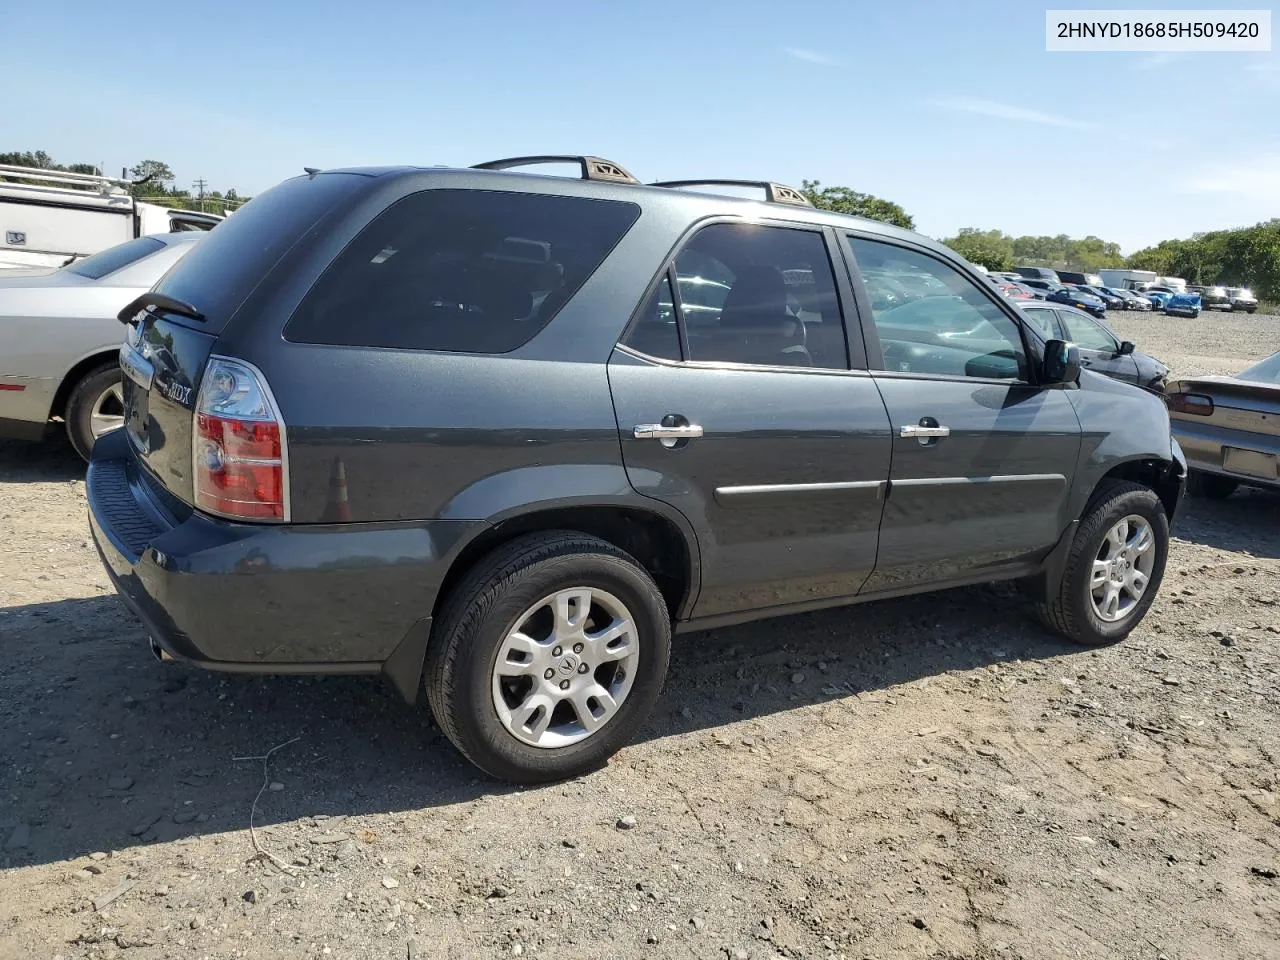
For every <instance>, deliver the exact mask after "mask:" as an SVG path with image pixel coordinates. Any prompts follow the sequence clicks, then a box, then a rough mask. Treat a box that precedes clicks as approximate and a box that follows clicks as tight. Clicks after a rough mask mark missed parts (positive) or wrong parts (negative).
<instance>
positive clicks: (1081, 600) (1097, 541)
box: [1063, 490, 1169, 645]
mask: <svg viewBox="0 0 1280 960" xmlns="http://www.w3.org/2000/svg"><path fill="white" fill-rule="evenodd" d="M1130 515H1137V516H1140V517H1142V518H1143V519H1145V520H1146V521H1147V522H1148V523H1149V524H1151V530H1152V533H1153V535H1154V537H1155V541H1156V542H1155V547H1154V549H1155V550H1156V560H1155V564H1154V566H1152V568H1151V577H1150V581H1149V583H1148V584H1147V589H1146V590H1145V591H1144V592H1143V594H1142V598H1141V599H1140V600H1139V601H1138V605H1137V608H1136V610H1135V611H1134V612H1133V613H1131V614H1130V615H1129V616H1127V617H1125V618H1124V619H1123V620H1120V621H1117V622H1115V623H1109V622H1107V621H1105V620H1102V619H1101V618H1100V617H1099V616H1098V615H1097V613H1095V612H1094V609H1093V603H1092V602H1090V600H1089V591H1088V589H1087V587H1088V584H1089V581H1090V579H1091V576H1092V572H1093V561H1094V558H1096V557H1097V555H1098V551H1099V549H1101V547H1102V541H1103V539H1104V538H1105V537H1106V535H1107V532H1108V531H1109V530H1110V529H1111V528H1112V527H1113V526H1114V525H1115V524H1116V523H1117V522H1118V521H1120V520H1121V519H1122V518H1124V517H1126V516H1130ZM1079 536H1081V537H1082V539H1081V540H1080V541H1078V543H1079V549H1078V550H1073V551H1072V557H1071V561H1070V565H1069V567H1068V569H1067V575H1066V577H1065V578H1064V582H1063V589H1064V590H1065V591H1067V593H1066V596H1065V597H1064V599H1065V601H1066V602H1067V604H1068V605H1069V606H1070V607H1071V608H1072V610H1071V613H1072V619H1073V620H1074V621H1075V623H1076V625H1077V630H1078V631H1079V634H1080V635H1079V636H1077V637H1075V639H1077V640H1078V641H1080V642H1082V643H1088V644H1097V645H1102V644H1108V643H1114V642H1116V641H1118V640H1123V639H1124V638H1125V637H1127V636H1128V635H1129V634H1130V633H1131V632H1132V631H1133V630H1134V628H1136V627H1137V625H1138V624H1139V623H1141V622H1142V618H1143V617H1145V616H1146V615H1147V611H1148V610H1149V609H1151V604H1152V603H1154V602H1155V598H1156V594H1157V593H1159V591H1160V585H1161V583H1162V582H1163V580H1164V571H1165V566H1166V564H1167V563H1168V560H1169V518H1168V516H1166V514H1165V512H1164V506H1163V505H1162V504H1161V503H1160V499H1159V498H1158V497H1157V496H1156V495H1155V494H1154V493H1153V492H1152V491H1150V490H1129V491H1126V492H1124V493H1121V494H1119V495H1117V496H1115V497H1109V498H1107V499H1105V500H1102V501H1099V502H1098V503H1096V504H1095V505H1094V507H1093V509H1092V510H1091V511H1090V512H1089V514H1088V516H1087V517H1086V518H1085V521H1084V523H1083V524H1082V525H1081V530H1080V534H1079Z"/></svg>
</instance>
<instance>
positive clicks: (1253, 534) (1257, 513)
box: [1173, 487, 1280, 560]
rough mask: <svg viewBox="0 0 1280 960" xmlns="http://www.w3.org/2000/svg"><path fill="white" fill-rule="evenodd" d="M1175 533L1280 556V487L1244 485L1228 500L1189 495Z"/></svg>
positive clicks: (1201, 541) (1224, 547)
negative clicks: (1271, 488)
mask: <svg viewBox="0 0 1280 960" xmlns="http://www.w3.org/2000/svg"><path fill="white" fill-rule="evenodd" d="M1173 535H1174V536H1175V537H1178V538H1180V539H1182V540H1190V541H1191V542H1193V543H1199V544H1203V545H1204V546H1206V547H1216V548H1217V549H1219V550H1233V551H1242V552H1245V553H1249V554H1252V555H1253V556H1255V557H1261V558H1265V559H1269V560H1277V559H1280V491H1276V490H1260V489H1257V488H1252V487H1241V488H1240V489H1239V490H1237V491H1236V492H1235V493H1233V494H1232V495H1231V496H1229V497H1227V498H1226V499H1225V500H1209V499H1205V498H1201V497H1191V496H1188V497H1187V498H1186V500H1185V501H1184V503H1183V505H1182V510H1181V512H1180V513H1179V514H1178V520H1177V523H1176V524H1175V525H1174V528H1173Z"/></svg>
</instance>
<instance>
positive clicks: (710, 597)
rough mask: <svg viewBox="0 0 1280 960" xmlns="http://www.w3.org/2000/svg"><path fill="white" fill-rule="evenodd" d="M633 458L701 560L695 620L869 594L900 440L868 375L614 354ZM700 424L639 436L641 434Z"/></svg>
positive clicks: (621, 415)
mask: <svg viewBox="0 0 1280 960" xmlns="http://www.w3.org/2000/svg"><path fill="white" fill-rule="evenodd" d="M609 381H610V386H611V389H612V391H613V400H614V408H615V410H616V412H617V416H618V426H619V430H620V436H621V440H622V453H623V459H624V461H625V464H626V469H627V475H628V477H629V478H630V480H631V483H632V485H633V486H634V487H635V488H636V490H638V491H639V492H640V493H642V494H644V495H646V496H649V497H654V498H655V499H659V500H663V501H665V502H666V503H669V504H671V505H672V506H674V507H675V508H676V509H678V510H680V511H681V512H682V513H683V514H684V515H685V516H686V517H687V518H688V519H689V522H690V523H691V524H692V525H693V527H694V530H695V531H696V533H697V537H698V548H699V551H700V552H701V557H702V589H701V593H700V595H699V596H698V599H697V602H696V605H695V607H694V616H696V617H704V616H714V615H717V614H724V613H732V612H737V611H744V610H751V609H756V608H760V607H766V606H774V605H778V604H787V603H798V602H802V601H807V600H818V599H823V598H832V597H845V596H852V595H854V594H856V593H857V592H858V591H859V589H860V588H861V587H862V585H863V583H864V582H865V580H866V578H867V576H868V575H869V574H870V573H871V570H872V568H873V567H874V566H875V560H876V541H877V534H878V530H879V526H880V512H881V506H882V503H883V494H884V489H885V486H886V481H887V479H888V476H889V453H890V447H891V439H890V433H889V420H888V417H887V415H886V413H885V408H884V403H883V402H882V400H881V399H880V395H879V393H878V392H877V390H876V386H875V383H874V382H873V381H872V379H871V378H870V377H869V376H866V375H859V374H853V373H848V372H817V371H812V370H783V369H770V368H765V367H759V368H749V367H748V368H736V369H735V368H714V367H700V366H696V365H690V364H684V365H678V364H665V363H659V362H656V361H652V360H649V359H646V358H642V357H639V356H636V355H634V354H632V353H630V352H628V351H627V350H625V349H619V350H615V351H614V355H613V358H612V360H611V361H610V364H609ZM668 417H671V418H673V420H669V421H668V422H675V423H680V424H685V425H692V426H700V427H701V428H702V435H701V436H699V437H694V438H685V439H674V440H673V439H668V440H666V441H665V442H664V441H663V440H662V439H661V438H651V439H637V438H636V436H635V427H636V426H637V425H642V424H660V423H661V422H662V421H663V420H664V418H668Z"/></svg>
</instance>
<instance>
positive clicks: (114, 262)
mask: <svg viewBox="0 0 1280 960" xmlns="http://www.w3.org/2000/svg"><path fill="white" fill-rule="evenodd" d="M206 236H208V234H207V232H204V231H200V232H190V231H187V232H181V233H168V234H153V235H150V236H145V237H138V238H137V239H134V240H127V241H125V242H124V243H121V244H119V245H117V246H114V247H111V248H109V249H107V250H103V251H101V252H100V253H95V254H93V255H92V256H90V257H85V258H83V259H81V260H76V261H74V262H72V263H69V264H67V265H66V266H63V267H59V268H58V269H56V270H6V271H4V272H3V274H0V437H12V438H16V439H20V440H39V439H41V438H43V437H44V435H45V433H46V431H47V430H48V428H49V423H50V421H51V420H52V419H53V418H56V417H60V418H62V420H63V421H64V422H65V424H66V430H67V436H68V437H70V438H71V444H72V446H74V447H75V448H76V452H77V453H79V454H80V456H82V457H84V458H85V459H86V460H87V459H88V458H89V451H90V450H91V449H92V448H93V442H94V441H95V440H96V439H97V438H98V437H100V436H101V435H102V434H104V433H106V432H108V431H109V430H114V429H116V428H117V427H120V426H121V425H123V423H124V405H123V402H122V397H121V391H120V368H119V365H118V359H117V358H118V355H119V351H120V344H121V342H122V341H123V340H124V328H123V327H122V326H121V324H120V321H119V320H118V319H116V314H118V313H119V312H120V311H121V310H122V309H124V307H126V306H127V305H128V304H129V303H130V301H132V300H133V299H135V298H136V297H138V296H140V295H141V294H143V293H145V292H146V291H147V290H150V289H151V287H153V286H154V285H155V283H156V281H158V280H159V279H160V277H161V276H163V275H164V274H165V272H166V271H168V269H169V268H170V267H172V266H173V265H174V264H175V263H177V262H178V260H179V259H180V258H181V257H182V256H183V255H184V254H186V253H187V252H188V251H189V250H191V249H192V248H193V247H194V246H195V245H196V244H197V243H199V242H200V241H201V240H202V239H203V238H204V237H206Z"/></svg>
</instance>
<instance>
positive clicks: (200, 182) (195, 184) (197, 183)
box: [191, 177, 209, 213]
mask: <svg viewBox="0 0 1280 960" xmlns="http://www.w3.org/2000/svg"><path fill="white" fill-rule="evenodd" d="M191 185H192V186H193V187H195V188H196V189H197V190H198V191H199V197H200V212H201V213H203V212H204V188H205V187H207V186H208V185H209V182H208V181H207V180H205V178H204V177H201V178H200V179H199V180H196V181H194V182H193V183H192V184H191Z"/></svg>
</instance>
